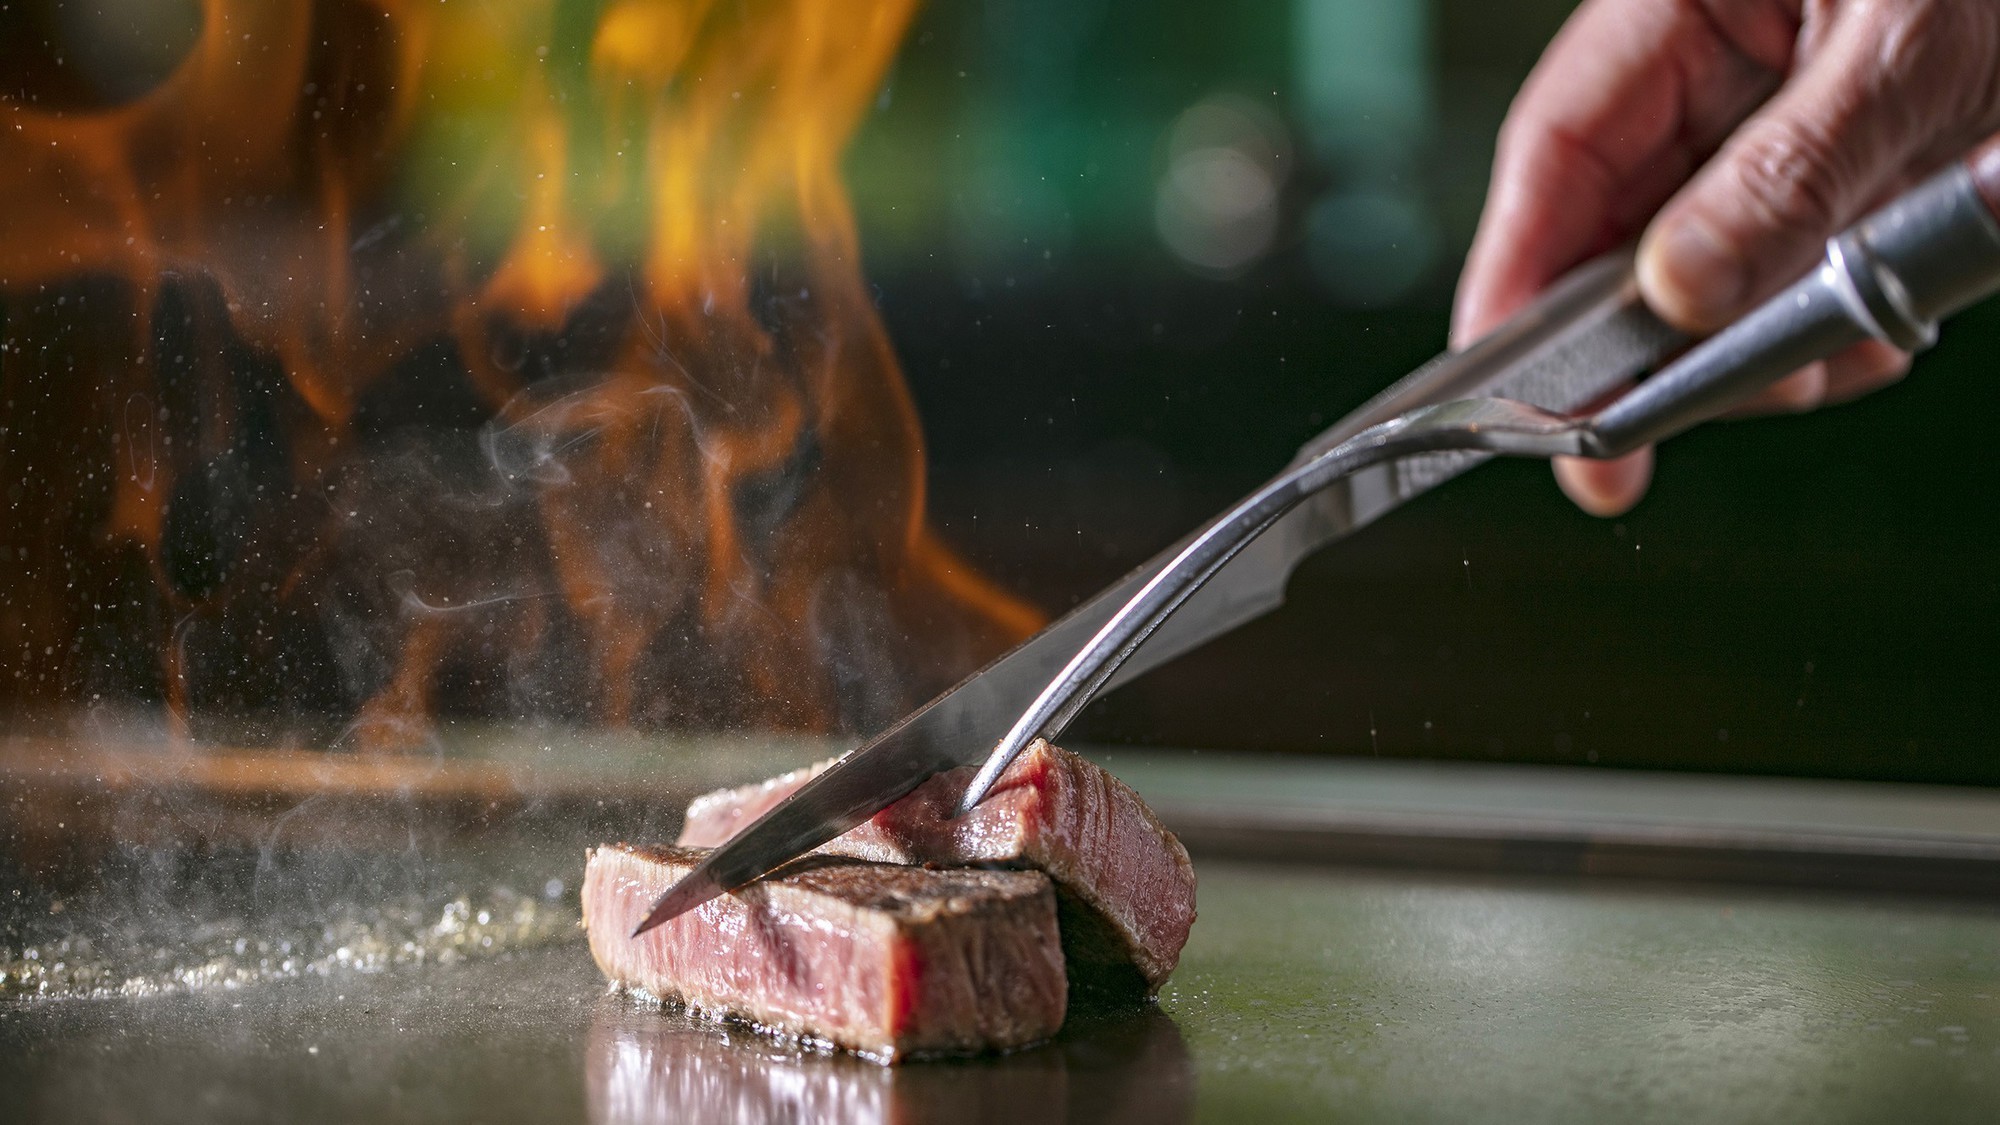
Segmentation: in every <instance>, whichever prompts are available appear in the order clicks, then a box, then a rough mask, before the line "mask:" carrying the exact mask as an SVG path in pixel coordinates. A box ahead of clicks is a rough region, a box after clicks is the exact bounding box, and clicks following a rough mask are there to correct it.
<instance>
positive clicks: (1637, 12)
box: [1452, 0, 1799, 345]
mask: <svg viewBox="0 0 2000 1125" xmlns="http://www.w3.org/2000/svg"><path fill="white" fill-rule="evenodd" d="M1798 29H1799V17H1798V5H1797V0H1790V2H1788V0H1756V2H1752V3H1734V4H1729V3H1712V4H1711V3H1708V2H1706V0H1588V2H1586V3H1585V4H1584V5H1583V6H1582V7H1581V8H1579V9H1578V10H1577V12H1576V14H1575V15H1573V16H1572V17H1571V18H1570V20H1569V22H1568V23H1566V24H1565V25H1564V26H1563V29H1562V31H1561V32H1560V33H1558V35H1557V36H1556V39H1555V41H1554V42H1553V43H1551V44H1550V46H1549V49H1548V51H1547V52H1546V53H1545V54H1544V55H1543V56H1542V59H1541V61H1540V62H1539V63H1537V64H1536V66H1535V69H1534V71H1533V73H1531V74H1530V75H1529V76H1528V81H1527V83H1526V84H1525V85H1524V86H1523V87H1522V89H1521V93H1520V95H1519V96H1518V97H1516V99H1515V101H1514V104H1513V106H1512V107H1511V108H1510V109H1509V110H1508V113H1507V120H1506V123H1505V124H1504V125H1503V126H1502V127H1501V131H1500V140H1499V147H1498V151H1497V152H1496V154H1495V156H1494V161H1493V179H1492V184H1491V187H1490V189H1489V191H1488V194H1487V198H1486V206H1485V209H1484V211H1483V212H1482V213H1481V216H1480V220H1479V232H1478V235H1477V236H1476V237H1475V238H1474V240H1473V244H1472V250H1471V252H1470V253H1469V254H1468V255H1467V258H1466V266H1465V272H1464V274H1463V275H1462V276H1461V278H1460V281H1459V290H1458V300H1457V304H1456V308H1455V309H1454V315H1453V326H1452V327H1453V331H1452V336H1453V340H1454V343H1456V344H1459V345H1463V344H1464V343H1467V342H1469V341H1471V340H1473V339H1476V338H1477V337H1478V336H1480V335H1482V334H1483V333H1485V332H1486V331H1487V330H1489V329H1490V328H1492V327H1493V326H1494V325H1495V324H1497V323H1498V322H1499V321H1501V320H1503V319H1505V318H1506V317H1507V316H1508V315H1509V314H1510V313H1512V312H1513V311H1514V310H1515V309H1517V308H1519V307H1520V306H1521V305H1522V304H1523V303H1525V302H1526V301H1527V300H1529V299H1530V298H1532V297H1533V296H1534V295H1535V294H1536V293H1538V292H1540V291H1541V290H1542V288H1543V287H1545V286H1546V285H1548V283H1549V282H1551V281H1552V280H1554V279H1555V278H1556V277H1557V276H1558V275H1560V274H1561V273H1562V272H1563V271H1564V270H1566V269H1568V268H1570V267H1571V266H1573V265H1575V264H1576V263H1578V262H1580V261H1582V260H1583V259H1585V258H1587V257H1590V256H1591V255H1592V254H1595V253H1598V252H1601V251H1603V250H1607V249H1610V248H1611V247H1613V246H1615V245H1617V244H1618V243H1620V242H1623V241H1625V240H1627V239H1629V238H1631V237H1633V236H1634V235H1636V234H1637V233H1638V231H1639V229H1640V228H1641V227H1643V226H1644V225H1645V222H1646V220H1647V219H1648V218H1650V217H1651V216H1652V214H1653V212H1654V211H1656V210H1657V209H1658V208H1659V207H1660V205H1661V204H1662V203H1664V202H1666V200H1667V198H1668V197H1669V196H1670V195H1672V194H1673V192H1674V190H1675V189H1676V188H1678V187H1679V186H1680V185H1681V184H1682V183H1683V182H1685V181H1686V180H1687V178H1688V176H1689V175H1690V174H1691V173H1692V172H1693V170H1694V169H1695V168H1696V167H1697V166H1698V165H1699V164H1700V162H1701V161H1702V160H1703V159H1704V158H1706V156H1707V155H1708V154H1709V153H1710V152H1712V151H1713V150H1714V149H1715V148H1716V147H1717V146H1718V145H1719V144H1720V143H1721V142H1722V139H1723V138H1724V137H1725V136H1727V135H1728V133H1729V132H1730V130H1731V129H1733V128H1734V127H1735V125H1736V124H1737V123H1738V122H1740V121H1741V120H1742V119H1743V118H1744V117H1746V116H1747V115H1748V114H1749V112H1750V111H1751V110H1752V109H1753V108H1755V107H1756V105H1757V104H1758V103H1759V102H1761V101H1762V100H1763V99H1764V97H1765V96H1766V95H1767V94H1768V93H1769V92H1770V91H1771V90H1772V89H1774V88H1776V86H1777V83H1778V80H1779V78H1780V76H1781V75H1782V73H1783V72H1784V70H1785V68H1786V67H1788V66H1789V65H1790V61H1791V57H1792V53H1793V51H1794V49H1795V48H1794V44H1795V43H1796V41H1797V37H1798Z"/></svg>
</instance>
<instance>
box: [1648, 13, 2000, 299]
mask: <svg viewBox="0 0 2000 1125" xmlns="http://www.w3.org/2000/svg"><path fill="white" fill-rule="evenodd" d="M1828 9H1831V11H1832V15H1831V16H1829V17H1826V18H1829V19H1830V20H1831V23H1830V24H1829V25H1828V26H1826V27H1824V28H1813V27H1808V28H1807V29H1806V31H1804V32H1802V34H1801V39H1802V40H1814V41H1816V47H1815V49H1814V50H1812V51H1811V58H1810V59H1809V60H1807V61H1803V62H1801V63H1799V64H1798V65H1797V66H1796V67H1795V69H1794V72H1793V74H1792V77H1791V78H1790V79H1789V80H1788V81H1787V82H1786V84H1785V86H1784V87H1783V88H1782V89H1780V90H1779V91H1778V93H1777V95H1776V96H1774V97H1773V98H1772V99H1771V100H1770V101H1769V102H1767V103H1766V104H1765V106H1764V107H1763V108H1762V109H1761V110H1759V111H1758V112H1757V113H1756V114H1755V115H1754V116H1752V117H1751V118H1750V120H1749V121H1747V122H1746V123H1745V124H1744V125H1743V126H1742V127H1741V128H1740V129H1738V130H1737V131H1736V133H1735V134H1734V135H1733V136H1731V137H1730V139H1729V140H1728V141H1727V142H1726V143H1725V144H1724V145H1723V146H1722V149H1721V150H1720V151H1719V152H1717V153H1716V155H1715V156H1714V157H1713V158H1712V159H1711V160H1710V161H1709V162H1708V164H1707V165H1706V166H1705V167H1703V169H1702V170H1701V172H1700V173H1699V174H1697V175H1696V176H1695V178H1694V179H1693V180H1692V181H1691V182H1690V183H1689V184H1688V185H1687V186H1686V187H1685V188H1683V189H1682V190H1681V191H1680V193H1679V194H1677V195H1676V196H1675V197H1674V198H1673V199H1672V200H1670V201H1669V202H1668V204H1667V206H1666V207H1665V208H1664V209H1662V210H1661V212H1660V214H1659V215H1658V217H1656V218H1655V219H1654V220H1653V223H1652V225H1651V226H1650V227H1649V228H1648V229H1647V232H1646V235H1645V237H1644V239H1643V240H1642V241H1641V243H1640V248H1639V261H1638V270H1639V284H1640V288H1641V291H1642V292H1644V294H1645V296H1646V299H1647V301H1648V303H1650V304H1651V305H1652V306H1653V308H1654V309H1655V310H1656V311H1658V312H1659V313H1660V315H1661V316H1663V317H1665V318H1666V319H1667V320H1669V321H1671V322H1673V323H1675V324H1678V325H1679V326H1681V327H1683V328H1687V329H1690V330H1694V331H1707V330H1712V329H1714V328H1717V327H1720V326H1721V325H1723V324H1725V323H1727V322H1728V321H1729V320H1731V319H1732V318H1734V317H1736V316H1737V315H1739V314H1740V313H1742V312H1743V311H1744V310H1745V309H1747V308H1748V307H1749V306H1750V305H1751V304H1752V303H1753V302H1755V301H1757V300H1760V299H1762V298H1763V297H1765V296H1768V295H1769V294H1770V293H1772V292H1775V291H1776V290H1777V289H1778V288H1779V287H1780V286H1781V285H1783V284H1784V283H1785V282H1787V281H1789V280H1791V279H1792V278H1794V277H1796V276H1797V275H1798V274H1799V273H1801V272H1802V271H1804V270H1805V269H1806V268H1807V267H1808V266H1810V265H1811V264H1812V263H1813V262H1814V261H1815V260H1816V259H1817V258H1818V256H1819V254H1820V248H1821V245H1822V244H1823V243H1824V242H1825V240H1826V239H1827V238H1828V237H1829V236H1831V235H1832V234H1834V233H1835V232H1837V231H1838V230H1839V229H1841V228H1842V227H1844V226H1846V225H1847V224H1848V223H1851V222H1853V221H1854V220H1855V219H1856V218H1858V217H1859V216H1860V214H1861V212H1862V211H1863V209H1865V208H1866V207H1867V206H1868V205H1869V203H1870V202H1871V201H1873V200H1874V199H1876V198H1878V197H1879V196H1880V194H1881V193H1882V192H1883V191H1884V190H1885V189H1886V188H1887V187H1888V186H1889V185H1890V184H1891V183H1892V182H1894V181H1895V180H1897V179H1899V178H1901V177H1902V176H1903V175H1904V174H1906V173H1908V172H1913V171H1917V172H1921V171H1928V170H1929V168H1928V165H1930V164H1942V163H1943V162H1944V161H1945V160H1948V159H1950V158H1951V157H1952V156H1955V155H1957V153H1958V151H1959V150H1960V149H1962V148H1964V147H1969V146H1970V145H1971V144H1972V142H1973V141H1974V140H1975V139H1977V138H1978V137H1980V136H1983V135H1985V133H1987V132H1990V131H1991V130H1992V128H1993V125H1994V120H1993V119H1994V118H1995V117H1996V116H1997V115H2000V113H1997V112H1996V111H2000V106H1996V105H1995V104H1993V103H1994V101H1995V99H1993V98H1991V97H1985V98H1980V97H1974V96H1968V91H1990V90H1992V89H1994V86H1995V64H1996V58H1997V57H2000V6H1996V5H1990V4H1943V3H1928V2H1925V0H1912V2H1909V3H1902V4H1890V3H1876V4H1859V3H1852V4H1846V5H1839V6H1832V5H1829V6H1827V8H1822V9H1821V10H1822V11H1826V10H1828ZM1953 145H1956V146H1957V147H1952V146H1953ZM1917 164H1922V165H1926V166H1925V167H1912V165H1917Z"/></svg>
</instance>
